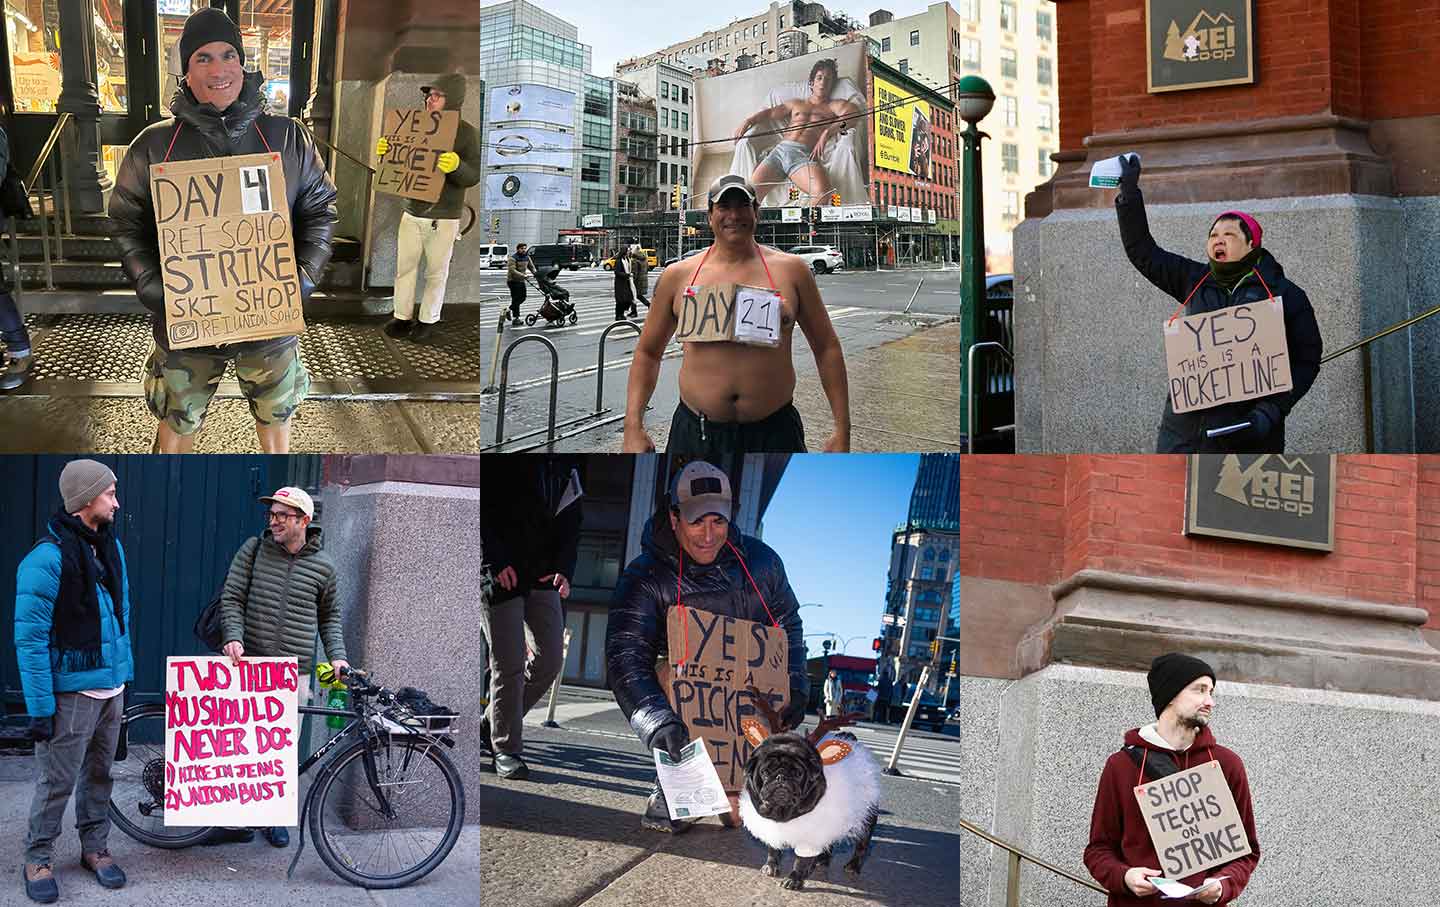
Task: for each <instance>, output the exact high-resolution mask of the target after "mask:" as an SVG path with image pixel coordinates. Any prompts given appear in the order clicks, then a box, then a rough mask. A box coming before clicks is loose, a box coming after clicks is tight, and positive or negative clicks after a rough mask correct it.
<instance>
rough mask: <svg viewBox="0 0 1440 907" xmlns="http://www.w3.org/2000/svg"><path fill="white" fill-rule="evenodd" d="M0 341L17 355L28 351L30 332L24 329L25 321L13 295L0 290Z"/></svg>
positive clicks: (26, 353)
mask: <svg viewBox="0 0 1440 907" xmlns="http://www.w3.org/2000/svg"><path fill="white" fill-rule="evenodd" d="M0 343H3V344H5V348H6V349H8V350H9V351H10V352H11V353H12V354H14V355H17V356H26V355H29V353H30V334H29V333H28V332H27V331H26V330H25V321H24V320H23V319H22V318H21V317H20V310H19V308H17V307H16V305H15V297H14V296H11V295H10V294H9V293H5V292H0Z"/></svg>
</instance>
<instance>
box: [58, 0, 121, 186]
mask: <svg viewBox="0 0 1440 907" xmlns="http://www.w3.org/2000/svg"><path fill="white" fill-rule="evenodd" d="M60 77H61V84H60V100H59V103H57V104H56V110H57V111H58V112H60V113H68V114H70V115H71V116H72V117H73V118H74V120H75V123H74V126H73V128H70V129H67V130H66V131H65V136H64V138H63V140H62V146H61V147H62V149H63V151H64V153H65V175H64V179H65V181H66V182H67V183H69V186H70V204H71V206H72V208H73V210H75V211H76V212H80V213H86V214H96V213H100V212H102V211H104V210H105V201H104V193H105V192H106V191H107V190H109V188H110V176H109V174H107V173H106V172H105V168H104V166H103V165H102V164H101V161H100V95H99V92H98V91H97V90H96V87H95V85H96V81H97V79H98V76H97V73H96V67H95V8H94V6H92V5H91V3H90V0H60ZM57 153H58V152H57Z"/></svg>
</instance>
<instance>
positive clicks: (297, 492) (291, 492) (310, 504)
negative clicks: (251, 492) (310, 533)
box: [260, 485, 315, 520]
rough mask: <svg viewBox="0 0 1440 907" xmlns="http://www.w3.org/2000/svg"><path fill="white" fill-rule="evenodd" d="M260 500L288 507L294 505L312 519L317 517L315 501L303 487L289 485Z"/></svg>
mask: <svg viewBox="0 0 1440 907" xmlns="http://www.w3.org/2000/svg"><path fill="white" fill-rule="evenodd" d="M260 501H261V502H262V503H265V504H284V505H286V506H287V507H294V508H295V509H296V510H298V511H300V512H301V513H303V514H305V515H306V516H308V517H309V518H310V519H312V520H313V519H315V502H314V501H312V500H310V495H308V494H306V493H305V491H304V489H301V488H295V487H293V486H289V485H287V486H285V487H284V488H282V489H280V490H279V491H277V492H275V493H274V494H272V495H270V496H269V497H264V498H261V499H260Z"/></svg>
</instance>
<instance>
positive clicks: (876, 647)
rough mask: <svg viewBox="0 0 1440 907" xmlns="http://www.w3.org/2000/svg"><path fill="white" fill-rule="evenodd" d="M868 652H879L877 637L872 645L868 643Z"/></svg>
mask: <svg viewBox="0 0 1440 907" xmlns="http://www.w3.org/2000/svg"><path fill="white" fill-rule="evenodd" d="M870 651H871V652H879V651H880V637H878V636H877V637H875V641H874V642H872V643H870Z"/></svg>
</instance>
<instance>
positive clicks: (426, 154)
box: [375, 108, 460, 202]
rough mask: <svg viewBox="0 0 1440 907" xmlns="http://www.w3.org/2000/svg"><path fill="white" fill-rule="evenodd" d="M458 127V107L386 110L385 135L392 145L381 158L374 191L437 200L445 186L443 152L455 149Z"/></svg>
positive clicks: (425, 200) (422, 199)
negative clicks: (442, 170)
mask: <svg viewBox="0 0 1440 907" xmlns="http://www.w3.org/2000/svg"><path fill="white" fill-rule="evenodd" d="M459 129H460V112H459V111H457V110H439V111H429V110H423V109H420V108H414V109H408V110H387V111H385V128H384V135H385V141H387V142H389V143H390V147H389V148H388V149H387V150H386V152H385V156H384V157H382V158H381V159H380V172H379V173H378V174H377V175H376V177H375V191H376V192H383V193H385V194H386V195H398V196H400V197H402V198H414V199H419V200H420V201H424V202H433V201H438V200H439V199H440V192H441V190H443V189H444V188H445V174H443V173H441V172H440V168H439V163H440V155H442V154H444V153H445V152H447V151H454V150H455V133H456V132H457V131H458V130H459Z"/></svg>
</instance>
